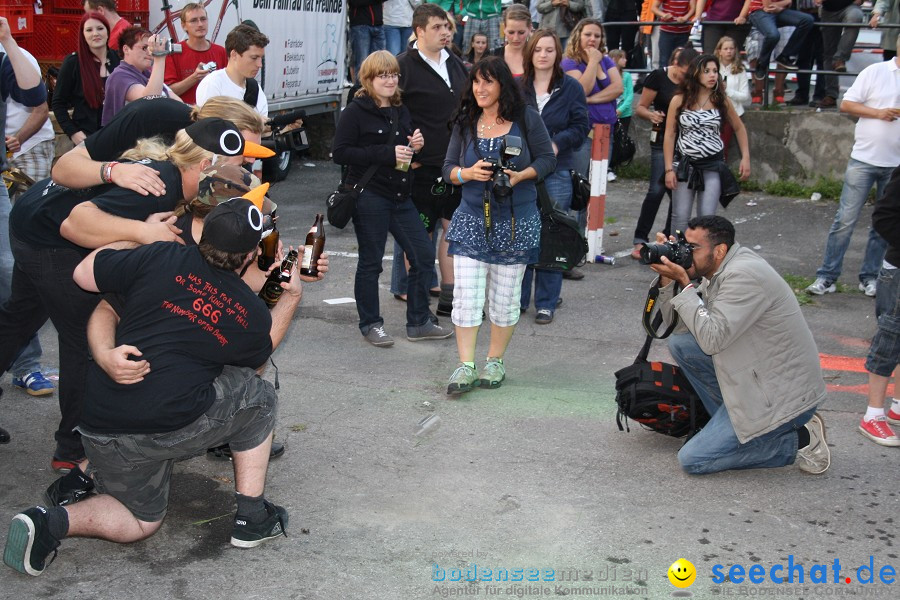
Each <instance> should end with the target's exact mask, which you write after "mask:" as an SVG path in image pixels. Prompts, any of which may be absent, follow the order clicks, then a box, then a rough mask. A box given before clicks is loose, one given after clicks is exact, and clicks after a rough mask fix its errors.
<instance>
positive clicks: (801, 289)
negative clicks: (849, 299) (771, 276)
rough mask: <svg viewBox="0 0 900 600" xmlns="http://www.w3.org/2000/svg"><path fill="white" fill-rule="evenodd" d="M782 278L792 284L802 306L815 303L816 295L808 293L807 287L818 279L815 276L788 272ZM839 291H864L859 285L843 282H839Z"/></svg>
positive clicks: (852, 292)
mask: <svg viewBox="0 0 900 600" xmlns="http://www.w3.org/2000/svg"><path fill="white" fill-rule="evenodd" d="M782 278H783V279H784V280H785V281H786V282H787V284H788V285H789V286H791V289H792V290H793V291H794V295H795V296H796V297H797V302H799V303H800V305H801V306H803V305H805V304H815V302H814V297H813V296H812V295H810V294H807V293H806V288H807V287H808V286H809V285H810V284H812V282H813V281H815V280H816V278H815V277H805V276H803V275H790V274H788V275H782ZM837 292H838V293H839V294H861V293H862V292H860V291H859V289H858V288H857V287H855V286H849V285H845V284H843V283H838V284H837Z"/></svg>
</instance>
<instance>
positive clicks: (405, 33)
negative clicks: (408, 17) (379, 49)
mask: <svg viewBox="0 0 900 600" xmlns="http://www.w3.org/2000/svg"><path fill="white" fill-rule="evenodd" d="M411 35H412V27H395V26H394V25H385V26H384V48H385V50H387V51H388V52H390V53H391V54H393V55H394V56H397V55H398V54H400V53H401V52H405V51H406V46H407V45H408V44H409V36H411Z"/></svg>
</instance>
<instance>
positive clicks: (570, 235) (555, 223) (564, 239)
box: [534, 181, 588, 271]
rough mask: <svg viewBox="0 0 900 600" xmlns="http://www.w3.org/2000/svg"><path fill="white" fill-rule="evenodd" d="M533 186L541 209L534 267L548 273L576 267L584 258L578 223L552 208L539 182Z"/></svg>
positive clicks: (544, 187)
mask: <svg viewBox="0 0 900 600" xmlns="http://www.w3.org/2000/svg"><path fill="white" fill-rule="evenodd" d="M536 187H537V193H538V206H539V207H540V209H541V254H540V257H539V258H538V262H536V263H535V264H534V267H535V268H536V269H548V270H551V271H568V270H570V269H572V268H574V267H580V266H581V265H583V264H584V262H585V259H586V258H587V253H588V243H587V240H586V239H585V238H584V234H583V233H582V232H581V228H580V227H579V226H578V221H576V220H575V219H574V218H572V217H570V216H569V215H567V214H566V213H564V212H563V211H561V210H559V209H557V208H556V207H555V206H554V205H553V202H552V201H551V200H550V194H548V193H547V186H546V185H545V184H544V182H543V181H539V182H538V183H537V186H536Z"/></svg>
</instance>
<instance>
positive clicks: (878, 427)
mask: <svg viewBox="0 0 900 600" xmlns="http://www.w3.org/2000/svg"><path fill="white" fill-rule="evenodd" d="M859 432H860V433H861V434H863V435H864V436H866V437H867V438H869V439H870V440H872V441H873V442H875V443H876V444H880V445H882V446H892V447H893V446H900V438H898V437H897V434H895V433H894V430H893V429H891V426H890V425H888V424H887V419H886V418H885V417H878V418H877V419H872V420H871V421H866V420H865V419H863V420H862V421H860V422H859Z"/></svg>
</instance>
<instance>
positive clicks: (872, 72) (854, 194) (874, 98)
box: [806, 42, 900, 297]
mask: <svg viewBox="0 0 900 600" xmlns="http://www.w3.org/2000/svg"><path fill="white" fill-rule="evenodd" d="M898 48H900V42H898ZM841 111H842V112H845V113H848V114H851V115H854V116H857V117H859V121H857V123H856V133H855V139H854V143H853V150H852V151H851V152H850V161H849V162H848V163H847V171H846V172H845V173H844V187H843V189H842V190H841V202H840V206H839V207H838V210H837V214H836V215H835V217H834V223H832V225H831V231H829V232H828V241H827V243H826V245H825V258H824V260H823V262H822V266H821V267H820V268H819V270H818V271H816V280H815V282H813V283H812V285H810V286H809V287H807V288H806V291H807V292H808V293H810V294H816V295H818V296H821V295H822V294H830V293H832V292H834V291H835V290H836V289H837V288H836V286H835V283H834V282H835V281H837V279H838V277H839V276H840V274H841V264H842V263H843V261H844V253H845V252H846V251H847V247H848V246H849V245H850V236H851V235H852V234H853V228H854V227H855V226H856V221H857V219H859V213H860V211H861V210H862V207H863V205H865V203H866V198H867V197H868V196H869V191H870V190H871V189H872V185H875V186H876V190H877V192H876V198H880V197H881V196H882V194H883V193H884V187H885V185H887V182H888V180H889V179H890V177H891V172H892V171H893V170H894V168H895V167H896V166H897V165H898V164H900V58H894V59H892V60H888V61H884V62H882V63H876V64H873V65H870V66H868V67H866V68H865V69H863V70H862V72H861V73H860V74H859V75H858V76H857V78H856V81H854V82H853V85H852V86H851V87H850V89H849V90H847V92H846V93H845V94H844V99H843V101H842V102H841ZM886 249H887V243H886V242H885V241H884V238H882V237H881V236H880V235H878V232H877V231H875V229H874V228H870V229H869V241H868V243H867V244H866V253H865V256H864V257H863V264H862V267H861V268H860V272H859V282H860V283H859V289H860V291H862V292H864V293H865V294H866V296H870V297H872V296H875V292H876V282H877V281H878V273H879V271H880V270H881V263H882V261H883V259H884V253H885V250H886Z"/></svg>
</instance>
